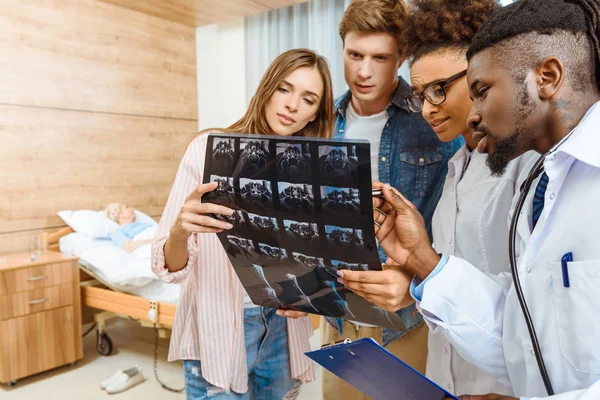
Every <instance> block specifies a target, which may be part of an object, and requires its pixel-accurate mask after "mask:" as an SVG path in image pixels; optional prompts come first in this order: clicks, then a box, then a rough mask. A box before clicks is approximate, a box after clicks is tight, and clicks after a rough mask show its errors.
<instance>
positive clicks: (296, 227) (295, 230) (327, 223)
mask: <svg viewBox="0 0 600 400" xmlns="http://www.w3.org/2000/svg"><path fill="white" fill-rule="evenodd" d="M207 136H208V137H207V142H206V143H207V146H206V157H205V160H204V163H202V160H198V163H200V164H201V165H202V164H203V168H204V170H203V174H202V181H203V183H208V182H213V181H214V182H217V183H218V188H217V190H215V191H214V192H209V193H206V194H204V195H203V196H202V201H203V202H205V201H206V202H211V203H216V204H222V205H225V206H228V207H229V208H231V209H233V210H235V212H234V213H233V215H231V216H225V215H216V216H215V218H217V219H219V220H221V221H227V222H229V223H231V224H232V225H233V227H232V229H230V230H225V231H222V232H219V233H217V235H216V236H217V237H218V239H219V241H220V243H221V244H222V246H223V248H224V250H225V252H226V253H227V257H228V259H229V261H230V262H231V265H232V266H233V269H234V270H235V273H236V274H237V276H238V277H239V279H240V282H241V283H242V285H243V286H244V289H245V290H246V292H247V293H248V295H249V296H250V298H251V299H252V301H253V302H254V304H256V305H260V306H263V307H272V308H278V309H290V310H297V311H306V312H310V313H314V314H320V315H325V316H330V317H336V318H337V317H340V318H344V319H349V320H353V321H359V322H364V323H368V324H374V325H377V326H385V327H390V328H398V329H403V324H402V321H401V319H400V317H399V316H398V315H397V314H395V313H386V312H385V311H383V310H381V309H379V308H377V307H376V306H374V305H373V304H372V303H369V302H368V301H367V300H365V299H364V298H362V297H360V296H359V295H357V294H356V293H354V292H352V291H351V290H349V289H348V288H346V287H345V286H344V285H343V284H342V283H340V282H338V279H339V278H338V273H339V271H340V270H353V271H369V270H376V269H381V261H380V259H379V254H378V251H377V240H376V237H375V233H374V229H373V225H374V223H373V213H372V206H371V194H372V193H371V190H372V189H371V179H370V170H371V168H370V162H371V158H370V154H371V147H370V144H369V143H368V141H365V140H336V139H324V138H303V137H284V136H266V135H246V134H226V133H220V134H216V133H215V134H208V135H207ZM372 150H373V151H377V149H372Z"/></svg>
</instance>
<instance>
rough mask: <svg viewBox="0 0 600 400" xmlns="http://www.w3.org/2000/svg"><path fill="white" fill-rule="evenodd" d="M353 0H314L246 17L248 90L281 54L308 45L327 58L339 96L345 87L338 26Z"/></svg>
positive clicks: (252, 87)
mask: <svg viewBox="0 0 600 400" xmlns="http://www.w3.org/2000/svg"><path fill="white" fill-rule="evenodd" d="M350 2H351V0H312V1H309V2H307V3H301V4H296V5H294V6H291V7H285V8H281V9H278V10H273V11H269V12H266V13H263V14H257V15H252V16H250V17H247V18H246V20H245V34H246V35H245V36H246V46H245V47H246V94H247V97H248V100H250V98H251V97H252V95H253V94H254V92H255V91H256V87H257V86H258V83H259V82H260V78H261V77H262V75H263V73H264V71H265V70H266V69H267V67H268V66H269V64H270V63H271V62H272V61H273V60H274V59H275V57H277V56H278V55H279V54H281V53H283V52H284V51H286V50H289V49H294V48H300V47H305V48H309V49H311V50H314V51H316V52H317V53H319V54H320V55H322V56H325V57H326V58H327V61H328V62H329V67H330V69H331V75H332V79H333V93H334V95H335V96H336V97H337V96H339V95H340V94H342V93H343V92H344V91H345V90H346V82H345V81H344V64H343V50H342V40H341V39H340V36H339V34H338V26H339V24H340V21H341V19H342V15H343V14H344V10H346V7H348V5H349V4H350Z"/></svg>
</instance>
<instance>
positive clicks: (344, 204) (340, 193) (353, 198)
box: [321, 186, 360, 214]
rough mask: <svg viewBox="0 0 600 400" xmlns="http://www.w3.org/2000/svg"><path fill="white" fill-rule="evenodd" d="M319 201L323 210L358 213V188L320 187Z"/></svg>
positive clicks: (338, 212)
mask: <svg viewBox="0 0 600 400" xmlns="http://www.w3.org/2000/svg"><path fill="white" fill-rule="evenodd" d="M321 201H322V203H323V210H324V211H326V212H327V211H332V212H334V213H337V214H358V213H360V192H359V190H358V189H351V188H337V187H331V186H323V187H321Z"/></svg>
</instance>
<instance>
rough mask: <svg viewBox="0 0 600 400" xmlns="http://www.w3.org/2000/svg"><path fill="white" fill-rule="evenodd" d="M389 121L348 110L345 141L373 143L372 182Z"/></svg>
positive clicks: (384, 116)
mask: <svg viewBox="0 0 600 400" xmlns="http://www.w3.org/2000/svg"><path fill="white" fill-rule="evenodd" d="M388 119H389V116H388V113H387V111H385V110H383V111H382V112H380V113H377V114H373V115H369V116H364V117H363V116H361V115H358V114H357V113H356V111H354V108H353V107H352V102H350V104H348V108H347V109H346V134H345V135H344V139H367V140H368V141H369V142H370V143H371V180H376V181H378V180H379V168H378V165H379V144H380V143H381V134H382V132H383V128H384V127H385V124H386V123H387V121H388ZM352 323H353V324H355V325H357V326H365V327H374V326H375V325H369V324H365V323H362V322H356V321H352Z"/></svg>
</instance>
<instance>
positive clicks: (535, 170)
mask: <svg viewBox="0 0 600 400" xmlns="http://www.w3.org/2000/svg"><path fill="white" fill-rule="evenodd" d="M573 132H574V130H573V131H571V132H570V133H569V134H568V135H567V136H565V137H564V138H563V139H562V140H561V141H560V142H558V143H557V144H556V145H555V146H553V147H552V148H551V149H550V150H548V151H546V152H545V153H544V154H543V155H542V156H541V157H540V158H539V159H538V160H537V161H536V163H535V164H534V166H533V167H532V168H531V170H530V171H529V175H528V176H527V179H525V181H524V182H523V184H522V185H521V193H520V195H519V200H518V201H517V204H516V206H515V209H514V213H513V216H512V219H511V222H510V231H509V241H508V252H509V262H510V271H511V274H512V278H513V282H514V284H515V292H516V293H517V298H518V299H519V304H520V305H521V311H522V312H523V316H524V317H525V323H526V324H527V329H528V331H529V337H530V339H531V344H532V345H533V351H534V353H535V358H536V360H537V364H538V368H539V370H540V374H541V375H542V380H543V381H544V386H545V387H546V392H548V396H552V395H554V389H553V388H552V383H551V382H550V376H549V374H548V370H547V369H546V364H545V362H544V357H543V356H542V350H541V349H540V344H539V342H538V338H537V332H536V331H535V327H534V326H533V321H532V319H531V314H530V313H529V307H527V302H526V301H525V296H524V295H523V289H522V288H521V281H520V279H519V274H518V273H517V254H516V241H517V226H518V223H519V217H520V214H521V211H522V210H523V205H524V204H525V200H526V198H527V195H528V194H529V190H530V189H531V186H532V185H533V182H534V181H535V180H536V178H537V177H538V176H539V175H540V174H541V173H542V172H544V160H546V157H548V156H549V155H550V154H552V153H554V152H556V150H557V149H558V148H559V147H560V146H562V144H563V143H564V142H566V141H567V139H568V138H569V137H571V135H572V134H573Z"/></svg>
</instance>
